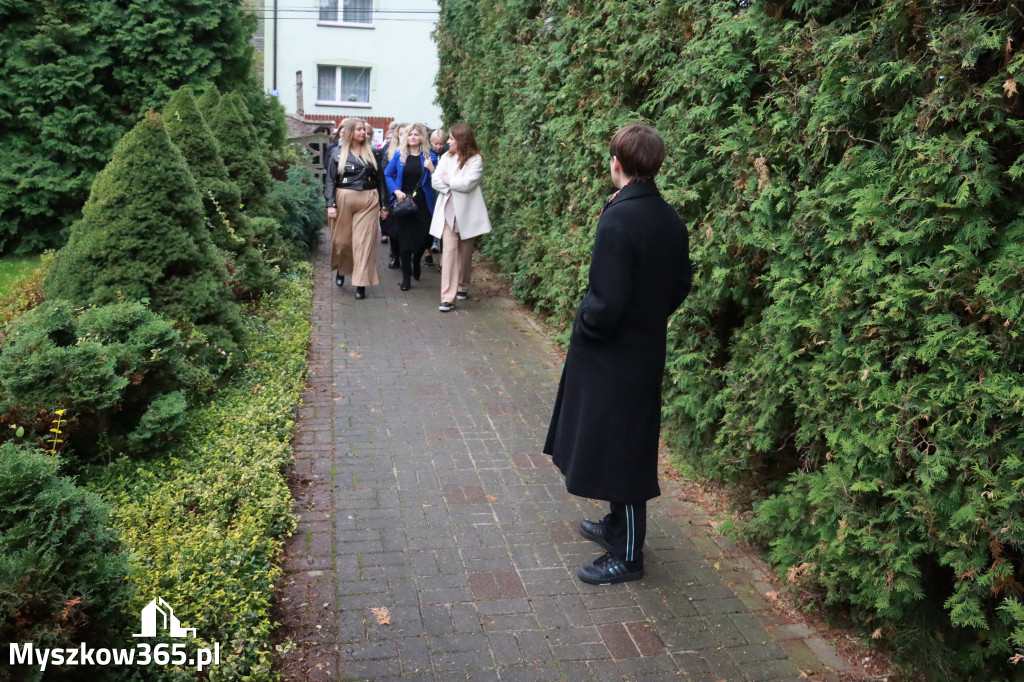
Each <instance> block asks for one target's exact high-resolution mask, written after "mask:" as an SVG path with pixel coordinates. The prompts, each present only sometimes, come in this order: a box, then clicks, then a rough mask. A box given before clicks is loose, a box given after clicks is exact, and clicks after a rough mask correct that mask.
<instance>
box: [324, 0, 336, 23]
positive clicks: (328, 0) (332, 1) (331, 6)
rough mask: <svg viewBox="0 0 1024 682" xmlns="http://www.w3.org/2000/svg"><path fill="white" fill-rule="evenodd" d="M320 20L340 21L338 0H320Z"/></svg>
mask: <svg viewBox="0 0 1024 682" xmlns="http://www.w3.org/2000/svg"><path fill="white" fill-rule="evenodd" d="M320 21H338V0H320Z"/></svg>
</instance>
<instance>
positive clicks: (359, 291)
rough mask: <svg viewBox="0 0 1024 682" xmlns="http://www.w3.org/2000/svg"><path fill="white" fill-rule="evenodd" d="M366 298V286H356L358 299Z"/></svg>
mask: <svg viewBox="0 0 1024 682" xmlns="http://www.w3.org/2000/svg"><path fill="white" fill-rule="evenodd" d="M364 298H366V287H356V300H357V301H361V300H363V299H364Z"/></svg>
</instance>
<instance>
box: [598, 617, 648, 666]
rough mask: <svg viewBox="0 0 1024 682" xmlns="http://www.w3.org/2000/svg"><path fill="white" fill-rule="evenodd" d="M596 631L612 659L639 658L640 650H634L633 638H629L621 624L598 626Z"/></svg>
mask: <svg viewBox="0 0 1024 682" xmlns="http://www.w3.org/2000/svg"><path fill="white" fill-rule="evenodd" d="M597 630H598V632H600V633H601V639H602V640H604V644H605V646H607V647H608V652H609V653H610V654H611V655H612V658H615V659H619V658H637V657H639V656H640V650H639V649H637V648H636V645H635V644H634V643H633V638H632V637H630V636H629V632H628V631H627V630H626V626H625V625H623V624H622V623H608V624H606V625H598V626H597Z"/></svg>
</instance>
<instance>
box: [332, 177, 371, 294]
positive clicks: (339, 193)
mask: <svg viewBox="0 0 1024 682" xmlns="http://www.w3.org/2000/svg"><path fill="white" fill-rule="evenodd" d="M334 203H335V205H336V206H337V208H338V217H337V218H335V219H334V222H333V223H332V224H331V269H332V270H337V271H338V274H339V275H351V276H352V286H356V287H366V286H374V285H376V284H379V283H380V280H379V279H378V277H377V263H376V260H375V259H376V247H377V225H378V222H379V220H378V210H379V209H380V204H379V203H378V197H377V192H376V190H362V191H361V190H354V189H338V190H335V191H334Z"/></svg>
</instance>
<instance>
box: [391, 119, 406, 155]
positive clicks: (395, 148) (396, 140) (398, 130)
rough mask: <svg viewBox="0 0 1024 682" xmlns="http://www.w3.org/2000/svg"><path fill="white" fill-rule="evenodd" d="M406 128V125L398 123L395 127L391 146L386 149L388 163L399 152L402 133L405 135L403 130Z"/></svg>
mask: <svg viewBox="0 0 1024 682" xmlns="http://www.w3.org/2000/svg"><path fill="white" fill-rule="evenodd" d="M408 127H409V124H408V123H398V124H397V125H395V132H394V134H393V135H392V136H391V146H390V147H388V154H389V156H388V161H390V160H391V158H392V157H393V156H394V155H395V154H397V153H398V152H399V151H400V150H401V148H402V144H403V142H402V137H403V133H405V129H406V128H408ZM403 158H404V157H403Z"/></svg>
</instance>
